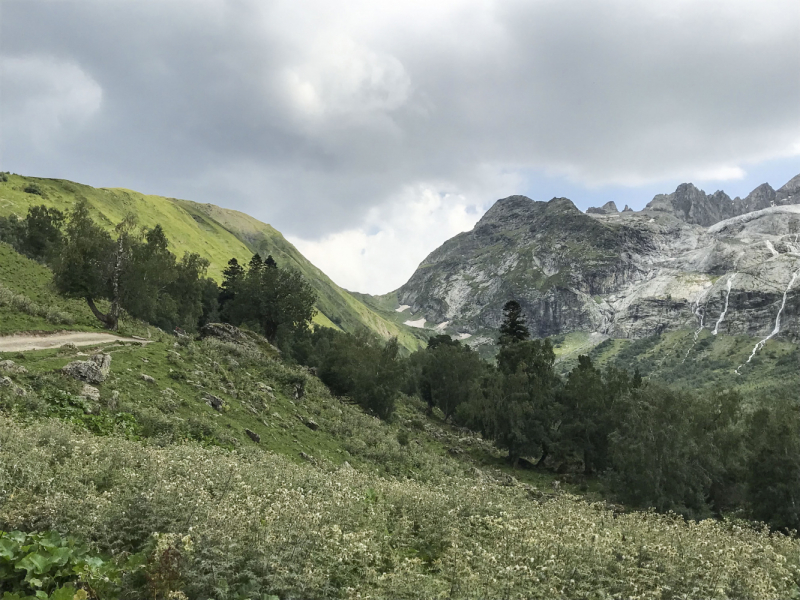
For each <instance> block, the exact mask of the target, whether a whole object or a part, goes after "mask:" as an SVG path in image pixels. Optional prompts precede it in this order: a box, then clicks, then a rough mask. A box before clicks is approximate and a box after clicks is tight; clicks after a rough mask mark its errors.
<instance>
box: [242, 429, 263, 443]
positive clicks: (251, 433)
mask: <svg viewBox="0 0 800 600" xmlns="http://www.w3.org/2000/svg"><path fill="white" fill-rule="evenodd" d="M244 432H245V433H246V434H247V435H248V437H249V438H250V439H251V440H253V441H254V442H255V443H256V444H260V443H261V436H260V435H258V434H257V433H256V432H255V431H250V430H249V429H245V430H244Z"/></svg>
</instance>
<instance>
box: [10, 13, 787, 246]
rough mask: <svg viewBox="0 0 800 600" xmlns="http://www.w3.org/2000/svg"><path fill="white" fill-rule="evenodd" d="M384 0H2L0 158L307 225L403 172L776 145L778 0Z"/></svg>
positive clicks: (703, 162)
mask: <svg viewBox="0 0 800 600" xmlns="http://www.w3.org/2000/svg"><path fill="white" fill-rule="evenodd" d="M396 4H399V5H401V6H395V7H389V3H375V2H362V3H354V2H350V3H346V4H345V3H342V4H339V3H332V2H329V1H324V2H323V1H321V0H320V1H318V2H316V1H315V2H302V3H300V2H264V1H256V0H230V1H227V2H225V1H223V0H198V1H193V2H188V1H187V2H184V1H159V2H155V1H142V0H137V1H133V0H131V1H126V0H104V1H102V2H100V1H83V2H81V1H45V0H24V1H16V0H5V1H4V2H3V6H2V11H3V13H2V20H1V21H0V39H1V40H2V46H1V47H0V52H1V53H2V56H3V64H4V68H3V74H2V94H3V95H2V106H1V107H0V108H2V115H0V116H1V118H2V125H3V130H2V139H1V140H0V144H1V146H0V152H2V154H0V161H2V163H3V165H2V168H4V169H11V170H15V171H18V172H24V173H27V174H36V175H45V176H59V177H67V178H71V179H75V180H79V181H83V182H86V183H92V184H96V185H122V186H126V187H132V188H135V189H139V190H141V191H146V192H151V193H159V194H165V195H174V196H180V197H188V198H191V199H195V200H200V201H209V202H215V203H218V204H224V205H228V206H235V207H237V208H241V209H242V210H246V211H248V212H250V213H252V214H254V215H255V216H258V217H259V218H261V219H263V220H265V221H268V222H271V223H273V224H274V225H276V226H277V227H279V228H280V229H281V230H284V231H288V232H290V233H293V234H295V235H297V236H300V237H303V238H306V239H312V238H315V237H318V236H321V235H323V234H326V233H332V232H335V231H339V230H341V229H343V228H346V227H348V226H352V224H353V223H358V222H360V220H361V219H363V218H364V217H365V215H366V214H367V211H369V209H370V208H372V207H375V206H379V205H385V204H386V203H389V202H392V201H394V200H393V199H396V198H397V197H398V196H400V195H402V193H403V191H404V190H408V189H411V188H412V187H413V186H419V185H423V186H425V185H427V186H429V187H431V188H433V189H436V187H437V186H440V187H446V188H447V189H448V190H456V191H458V190H461V191H462V192H461V193H467V192H471V193H478V194H487V197H485V198H473V199H472V201H473V202H478V203H484V202H486V201H487V200H490V199H492V198H494V197H495V194H494V193H493V192H492V190H491V185H492V184H493V182H494V181H496V180H497V179H498V178H499V177H501V176H502V174H503V173H508V172H512V173H514V172H530V171H540V172H546V173H550V174H556V175H558V174H563V175H565V176H567V177H569V178H571V179H572V180H573V181H575V182H579V183H582V184H586V185H597V184H609V183H611V184H634V185H635V184H638V183H642V182H653V181H660V180H673V179H675V178H679V179H687V180H688V179H693V178H694V179H697V178H705V179H715V178H716V179H725V178H726V177H731V176H735V175H736V174H737V169H741V168H742V167H746V166H747V165H748V164H752V163H757V162H759V161H762V160H767V159H770V158H774V157H780V156H788V155H792V154H800V110H798V105H797V98H798V97H800V75H798V74H800V38H799V37H798V36H797V35H796V25H797V23H798V22H800V5H798V4H797V3H796V2H794V1H785V2H716V1H707V2H686V1H684V2H673V3H654V2H647V1H644V0H642V1H639V2H633V1H624V0H614V1H611V2H603V3H596V2H590V1H588V0H586V1H583V2H571V3H566V2H556V1H552V0H550V1H539V2H521V1H520V2H512V1H507V2H500V1H496V2H494V1H490V0H468V1H463V2H439V3H427V4H426V3H423V2H416V1H413V2H406V3H396ZM430 4H434V5H435V6H430ZM661 4H666V5H668V6H666V7H663V6H660V5H661ZM381 5H385V6H381ZM15 61H16V62H15ZM20 61H23V63H24V61H28V63H27V64H30V65H33V67H31V68H30V70H29V71H28V75H27V76H26V77H27V79H25V78H21V77H19V76H14V73H15V71H14V68H13V66H14V65H17V66H18V65H19V64H23V63H21V62H20ZM9 65H11V67H10V66H9ZM36 65H38V67H36ZM42 65H45V66H42ZM34 67H35V68H34ZM18 70H19V69H17V71H18ZM59 78H60V79H59ZM22 79H25V81H22ZM54 81H62V84H61V87H59V86H58V85H55V84H54V83H53V82H54ZM64 81H66V83H64ZM23 84H24V85H23ZM70 86H71V87H70ZM92 94H94V95H92ZM42 98H45V99H46V101H43V100H42ZM92 102H94V104H93V103H92ZM76 107H77V108H76ZM37 110H38V111H39V112H37ZM48 115H49V116H48ZM53 115H59V116H58V118H55V117H54V116H53ZM32 132H33V133H32ZM487 174H488V175H487ZM498 195H499V194H498Z"/></svg>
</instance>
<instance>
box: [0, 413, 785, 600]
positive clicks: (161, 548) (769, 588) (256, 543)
mask: <svg viewBox="0 0 800 600" xmlns="http://www.w3.org/2000/svg"><path fill="white" fill-rule="evenodd" d="M511 483H512V485H501V484H499V483H497V482H495V481H494V480H492V479H491V478H488V477H483V476H481V474H480V472H476V473H475V474H474V475H473V476H472V477H468V476H464V475H456V476H448V475H445V474H442V475H441V477H440V478H439V479H438V480H435V481H427V482H423V481H417V480H412V479H407V478H399V477H391V476H380V475H377V474H370V473H366V472H363V471H358V470H356V469H354V468H352V467H350V466H349V465H347V464H344V465H342V466H336V465H333V464H332V463H328V462H326V461H317V462H316V464H312V463H299V464H298V463H296V462H293V461H292V460H290V459H289V458H287V457H286V456H281V455H277V454H273V453H269V452H263V451H258V450H255V449H251V450H247V449H244V450H236V451H228V450H225V449H222V448H218V447H203V446H201V445H199V444H197V443H193V442H191V443H182V444H173V445H165V446H163V447H162V446H160V445H158V444H156V443H142V442H137V441H130V440H126V439H124V438H121V437H114V436H107V437H98V436H93V435H91V434H89V433H86V432H84V431H79V430H76V429H74V428H73V427H72V426H70V425H68V424H65V423H63V422H61V421H56V420H50V421H38V422H35V423H32V424H29V425H22V424H20V423H18V422H15V421H12V420H9V419H7V418H5V417H3V418H2V419H1V420H0V524H2V525H3V527H6V528H10V529H21V530H27V531H31V530H39V531H42V530H56V531H59V532H69V533H70V534H71V535H76V536H79V537H80V538H82V539H84V540H86V542H87V543H89V544H91V545H92V546H93V547H94V548H96V549H97V551H98V552H101V553H104V554H105V555H107V556H112V557H114V558H115V560H118V561H120V563H122V562H123V561H124V560H125V559H126V558H128V557H130V556H131V555H135V554H136V553H145V555H146V556H149V557H150V560H151V563H157V564H163V563H164V560H163V557H164V556H166V555H165V554H164V553H166V552H167V551H169V553H170V554H169V561H167V562H168V566H169V569H168V571H169V574H170V576H169V577H166V576H163V573H162V577H161V579H158V577H155V576H154V575H153V574H152V573H153V566H152V564H151V566H150V567H149V568H150V571H147V570H146V569H145V568H140V569H138V570H137V569H131V570H130V572H129V573H128V574H127V575H125V576H124V577H123V580H122V585H121V588H120V592H119V595H120V597H122V598H128V597H130V598H141V597H145V595H148V597H175V598H177V597H183V596H185V597H188V598H264V597H269V596H278V597H279V598H281V599H284V598H548V599H550V598H586V599H590V598H591V599H594V598H597V599H600V598H625V599H633V598H642V599H644V598H653V599H666V598H764V599H767V598H791V597H797V595H798V581H800V542H798V541H797V540H796V539H793V538H791V537H788V536H784V535H782V534H776V533H769V532H768V531H767V530H762V529H758V528H753V527H751V526H748V525H746V524H744V523H737V522H732V521H712V520H706V521H700V522H691V521H685V520H684V519H683V518H680V517H677V516H674V515H659V514H655V513H652V512H630V513H620V514H618V513H615V512H613V510H611V509H609V508H608V507H606V505H603V504H592V503H588V502H586V501H584V500H581V499H580V498H577V497H574V496H572V495H569V494H566V493H553V494H543V493H541V492H536V491H535V490H532V489H531V488H530V487H529V486H522V485H514V484H513V483H514V482H513V481H512V482H511ZM165 536H166V537H165ZM164 540H167V541H166V542H165V541H164ZM148 553H149V554H148ZM159 553H161V554H159ZM154 556H155V559H154V558H153V557H154ZM159 557H161V558H159ZM159 561H160V562H159ZM148 573H150V574H149V575H148ZM154 582H155V583H154ZM156 583H158V586H156ZM170 595H171V596H170Z"/></svg>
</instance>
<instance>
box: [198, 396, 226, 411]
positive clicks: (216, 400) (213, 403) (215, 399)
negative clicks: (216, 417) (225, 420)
mask: <svg viewBox="0 0 800 600" xmlns="http://www.w3.org/2000/svg"><path fill="white" fill-rule="evenodd" d="M203 400H205V401H206V404H208V405H209V406H210V407H211V408H213V409H214V410H216V411H217V412H222V409H223V408H224V407H225V401H224V400H223V399H222V398H220V397H219V396H215V395H214V394H209V393H208V392H206V393H205V394H203Z"/></svg>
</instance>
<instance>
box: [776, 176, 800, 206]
mask: <svg viewBox="0 0 800 600" xmlns="http://www.w3.org/2000/svg"><path fill="white" fill-rule="evenodd" d="M798 194H800V175H795V176H794V177H792V178H791V179H790V180H789V181H787V182H786V184H785V185H784V186H783V187H781V188H779V189H778V192H777V195H778V197H779V198H780V199H784V198H792V196H797V195H798ZM792 199H793V200H795V202H794V204H796V203H798V202H800V196H798V197H797V198H796V199H794V198H792Z"/></svg>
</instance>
